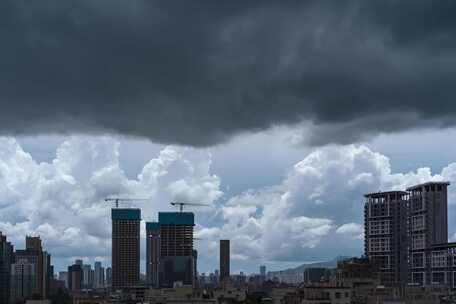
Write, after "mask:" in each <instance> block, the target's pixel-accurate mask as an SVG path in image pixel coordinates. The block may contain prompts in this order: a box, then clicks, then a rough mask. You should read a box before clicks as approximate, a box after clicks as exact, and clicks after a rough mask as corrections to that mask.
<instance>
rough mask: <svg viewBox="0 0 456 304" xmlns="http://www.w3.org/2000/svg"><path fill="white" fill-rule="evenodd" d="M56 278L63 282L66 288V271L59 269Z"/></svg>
mask: <svg viewBox="0 0 456 304" xmlns="http://www.w3.org/2000/svg"><path fill="white" fill-rule="evenodd" d="M58 280H59V281H62V282H64V284H65V288H68V272H67V271H59V277H58Z"/></svg>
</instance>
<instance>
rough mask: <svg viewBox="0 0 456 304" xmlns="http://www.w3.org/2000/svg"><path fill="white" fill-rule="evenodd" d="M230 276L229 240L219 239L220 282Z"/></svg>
mask: <svg viewBox="0 0 456 304" xmlns="http://www.w3.org/2000/svg"><path fill="white" fill-rule="evenodd" d="M229 278H230V240H220V282H222V281H225V280H227V279H229Z"/></svg>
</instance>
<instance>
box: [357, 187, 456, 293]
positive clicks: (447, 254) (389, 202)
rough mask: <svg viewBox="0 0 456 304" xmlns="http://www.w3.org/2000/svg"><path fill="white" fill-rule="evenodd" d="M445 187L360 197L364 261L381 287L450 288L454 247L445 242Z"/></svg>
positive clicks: (455, 266)
mask: <svg viewBox="0 0 456 304" xmlns="http://www.w3.org/2000/svg"><path fill="white" fill-rule="evenodd" d="M448 186H449V183H447V182H429V183H425V184H420V185H416V186H413V187H409V188H407V189H406V191H389V192H378V193H369V194H366V195H365V198H366V201H365V205H364V218H365V224H364V229H365V242H364V251H365V255H366V257H368V258H369V260H370V261H371V262H372V263H373V264H374V265H375V266H376V267H377V268H378V274H379V278H380V280H381V283H382V284H383V285H385V286H398V287H406V286H424V287H426V286H442V287H447V288H456V243H450V242H448V194H447V187H448Z"/></svg>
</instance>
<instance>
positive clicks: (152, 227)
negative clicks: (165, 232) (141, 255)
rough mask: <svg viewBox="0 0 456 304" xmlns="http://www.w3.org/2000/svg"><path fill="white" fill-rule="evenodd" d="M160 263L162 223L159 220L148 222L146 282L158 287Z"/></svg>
mask: <svg viewBox="0 0 456 304" xmlns="http://www.w3.org/2000/svg"><path fill="white" fill-rule="evenodd" d="M159 263H160V225H159V223H157V222H148V223H146V282H147V285H149V286H153V287H158V286H159V283H158V268H159Z"/></svg>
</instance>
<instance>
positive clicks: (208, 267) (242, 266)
mask: <svg viewBox="0 0 456 304" xmlns="http://www.w3.org/2000/svg"><path fill="white" fill-rule="evenodd" d="M62 140H63V142H62V144H60V146H61V147H60V148H62V147H65V145H66V146H67V147H66V148H67V149H68V150H67V151H66V153H70V151H71V150H73V149H75V150H74V151H73V152H76V153H80V152H82V153H88V154H87V155H90V154H91V153H98V155H99V156H101V154H100V153H105V154H104V155H103V157H106V159H108V161H106V160H104V161H105V163H103V162H101V166H100V167H108V166H109V164H113V163H114V164H115V163H116V162H119V164H118V165H119V166H120V161H119V160H118V159H119V158H118V156H116V155H115V149H114V151H110V149H111V148H110V147H111V146H114V147H115V145H116V144H119V141H118V140H117V139H116V138H106V137H105V138H98V137H82V136H80V137H77V136H75V137H71V138H62ZM124 144H125V143H122V145H124ZM15 145H16V148H18V149H19V148H20V146H19V144H18V143H16V144H15ZM84 145H87V146H90V145H93V147H92V148H93V151H89V150H85V151H84V149H83V151H77V149H81V147H82V146H84ZM119 145H121V144H119ZM366 147H367V145H365V146H363V145H360V146H342V147H337V148H331V147H326V148H319V149H315V151H314V152H311V153H309V154H307V157H305V158H304V159H303V160H301V162H300V163H301V164H302V163H303V162H304V163H305V162H306V161H307V162H308V161H309V160H312V159H313V158H314V159H315V157H316V155H317V154H316V153H317V152H319V153H320V155H323V156H325V154H326V155H329V154H330V153H336V152H335V151H337V150H341V151H346V152H347V151H350V152H351V153H354V155H353V156H354V157H353V159H351V160H350V159H349V160H348V161H350V162H351V163H352V164H353V165H356V163H357V162H359V161H360V160H362V159H363V158H364V157H368V158H370V161H371V162H372V164H374V165H377V164H376V162H378V161H381V162H382V161H385V159H383V158H384V156H381V157H380V156H379V155H376V154H375V151H373V150H369V149H368V148H366ZM154 148H156V147H154ZM121 149H122V148H119V151H121ZM123 149H125V148H123ZM161 149H162V151H161V153H162V154H161V155H160V154H159V155H158V157H156V158H155V160H154V161H153V162H159V161H162V160H163V159H165V157H164V154H165V153H169V155H172V154H173V153H181V154H180V156H179V157H181V159H180V160H177V161H176V160H173V161H172V162H174V166H182V167H181V168H176V167H174V169H175V170H176V171H175V172H171V174H176V173H177V174H180V173H178V172H179V170H180V169H182V168H183V169H184V170H185V169H186V168H185V165H182V163H183V162H184V161H185V160H187V159H190V158H191V157H193V159H192V160H194V159H197V160H199V161H200V163H199V164H204V163H206V165H207V162H208V161H209V160H210V159H211V158H210V157H209V155H208V150H204V151H200V150H195V149H188V148H182V147H177V146H171V147H161ZM372 149H373V148H372ZM19 151H20V150H19ZM159 151H160V150H159ZM113 153H114V155H113ZM212 153H213V154H212V156H211V157H212V159H215V157H216V156H217V155H216V154H215V153H220V152H218V151H216V152H215V153H214V152H212ZM342 153H343V152H341V153H340V154H342ZM340 154H339V155H338V154H333V155H334V156H337V157H340V158H342V159H343V156H341V155H340ZM74 155H76V154H74ZM198 157H199V159H198ZM225 159H226V158H225ZM60 161H64V159H62V158H61V159H60ZM110 161H111V162H110ZM218 161H220V160H218ZM324 161H325V160H324V158H323V159H321V160H319V161H317V162H315V163H314V164H313V165H314V167H317V166H318V165H323V166H324V164H323V162H324ZM153 162H152V163H153ZM195 164H198V162H195ZM50 165H52V163H51V164H50ZM95 165H96V162H94V163H93V164H92V166H95ZM211 165H212V164H211ZM115 166H117V165H116V164H115ZM338 166H340V165H338ZM388 167H392V165H389V164H387V162H385V168H386V169H388ZM447 167H448V168H447V169H445V170H444V171H445V172H446V173H445V172H444V175H445V176H446V179H448V180H450V182H451V181H452V180H453V179H452V176H451V174H450V172H451V171H450V170H451V166H447ZM341 168H343V167H341ZM385 168H381V167H378V168H375V166H374V167H373V168H367V169H363V168H361V170H359V169H355V170H353V172H347V176H348V178H350V176H353V177H354V176H359V175H360V174H361V173H365V174H376V175H377V176H376V177H375V178H383V179H384V180H379V181H378V183H379V185H380V184H381V183H383V185H380V186H377V187H375V186H374V187H372V186H370V185H367V187H371V188H366V190H367V189H371V190H372V191H378V190H388V187H390V188H392V187H396V189H404V187H403V185H406V184H407V183H408V185H410V184H413V183H416V182H420V181H423V182H424V181H427V180H430V179H432V178H434V179H435V178H437V179H439V178H440V179H443V177H439V176H435V175H432V176H430V175H429V174H428V173H427V172H426V171H425V170H420V172H415V173H414V174H408V175H403V176H401V175H396V174H397V173H390V174H389V176H388V175H384V176H381V174H383V172H382V170H383V169H385ZM187 169H188V168H187ZM323 169H324V170H327V168H324V167H323ZM356 170H358V171H359V172H356ZM393 170H394V169H393ZM441 170H442V169H441ZM207 172H210V171H207ZM434 172H435V171H434ZM92 173H93V172H87V173H86V174H92ZM211 173H212V174H211ZM211 173H208V175H206V177H204V176H203V178H202V180H203V179H205V178H207V176H209V177H212V178H213V179H212V180H213V181H215V182H219V183H220V185H219V186H218V187H215V188H214V189H215V190H217V191H220V192H223V193H224V194H223V196H226V194H225V193H229V192H230V191H229V190H226V186H225V187H224V185H223V179H222V178H221V177H220V176H219V175H217V177H216V178H215V177H214V174H215V173H216V172H211ZM288 174H289V176H291V177H293V178H294V179H296V180H297V182H298V183H299V184H304V182H305V181H315V179H314V178H312V176H306V175H303V176H300V175H299V171H298V170H296V168H294V169H291V170H290V169H289V172H288ZM125 176H126V177H124V178H125V180H126V181H129V182H132V181H134V178H131V177H128V176H127V174H125ZM180 177H182V176H177V177H175V179H176V180H177V179H179V178H180ZM190 178H192V177H191V176H186V177H184V179H190ZM299 178H304V179H305V180H301V181H299V180H298V179H299ZM333 182H334V181H333ZM344 182H345V181H344ZM338 183H339V182H337V181H336V184H334V185H338ZM77 184H78V186H80V185H84V183H83V182H81V181H78V183H77ZM168 184H171V182H168ZM86 186H87V184H86ZM195 186H196V185H195ZM277 186H281V187H283V186H288V185H284V180H282V185H280V183H277ZM277 186H276V187H277ZM342 186H344V185H343V183H342ZM345 187H346V186H345ZM224 188H225V189H224ZM222 190H225V191H222ZM346 190H347V188H342V189H340V190H339V191H340V192H338V193H340V195H342V197H343V198H345V197H348V196H349V197H353V199H352V201H349V202H344V203H346V205H345V206H353V208H357V209H354V212H352V213H349V212H347V211H350V210H346V211H345V216H346V218H347V219H348V220H346V219H344V222H339V223H338V222H336V221H334V220H332V221H331V222H330V223H329V227H328V228H327V229H328V230H329V231H328V232H326V233H323V235H322V236H321V239H309V240H308V241H309V242H316V243H315V244H316V245H315V247H314V248H304V249H302V250H300V251H298V254H297V258H294V259H290V258H287V259H284V260H282V261H280V260H279V261H274V260H268V259H266V258H256V257H255V258H249V257H248V258H247V260H242V259H243V258H244V257H242V256H236V254H238V252H236V247H234V248H233V249H232V250H233V252H232V260H233V261H232V265H234V267H233V266H232V271H233V272H234V273H236V272H239V271H244V272H247V273H249V272H257V267H258V265H260V264H267V265H268V269H270V270H280V269H285V268H288V267H293V266H297V265H299V264H301V263H304V262H314V261H322V260H330V259H332V258H334V257H335V255H330V254H328V252H326V248H327V246H328V244H327V242H328V240H331V238H330V237H331V234H332V237H333V238H334V237H338V238H339V240H343V241H344V242H345V244H344V245H343V246H345V248H344V247H343V246H339V248H338V250H339V251H340V252H338V254H336V255H339V254H340V255H359V254H361V253H362V250H361V248H362V241H361V237H360V228H359V227H361V226H362V210H361V209H362V208H361V207H360V206H361V205H362V195H363V194H364V193H365V192H369V191H365V190H364V189H362V188H359V189H355V191H353V190H350V191H351V193H350V192H349V193H344V192H345V191H346ZM255 191H257V192H256V193H255ZM255 191H253V192H252V191H247V192H244V193H242V192H241V195H239V194H238V196H236V195H230V196H228V197H223V196H222V198H221V199H220V200H218V201H217V202H216V205H218V206H217V207H214V208H193V209H192V211H194V212H196V215H197V216H196V218H197V223H199V221H206V222H208V221H207V218H208V217H209V216H208V215H210V214H215V213H217V212H225V213H226V214H227V212H234V211H235V209H236V208H233V207H231V206H224V205H219V204H220V203H221V202H222V203H223V204H227V202H228V201H230V199H232V200H234V199H235V200H236V201H237V202H242V200H250V201H252V202H254V204H253V205H252V206H253V207H256V208H257V207H258V205H255V204H258V202H255V199H257V198H258V197H260V196H261V195H264V196H265V198H266V199H275V195H277V194H278V193H280V192H279V191H277V192H274V191H270V190H269V189H266V188H265V189H262V188H259V189H257V190H255ZM306 191H308V190H306ZM77 193H78V192H76V193H74V192H73V194H77ZM113 193H114V192H113ZM137 193H138V194H136V195H133V197H134V196H136V197H143V196H144V195H145V194H144V191H139V192H137ZM355 193H358V194H359V195H360V196H358V197H356V196H355ZM453 193H454V192H453V190H452V187H451V186H450V187H449V238H450V239H452V238H453V237H454V233H455V229H454V223H453V220H452V218H454V217H452V215H454V208H453V207H452V204H453V203H452V197H454V194H453ZM297 194H299V193H297ZM160 195H161V196H162V197H166V196H167V197H168V198H169V199H163V198H160ZM328 195H329V194H322V195H321V197H325V196H326V197H330V196H328ZM158 197H159V198H160V200H158V199H157V201H156V202H157V203H156V204H155V205H154V200H153V199H151V203H150V204H147V205H145V206H144V204H143V203H140V202H137V203H134V204H133V205H135V204H136V206H137V207H139V208H145V210H146V212H145V213H144V218H143V219H144V221H150V220H157V218H154V216H153V212H155V211H159V210H158V209H159V208H162V210H169V211H172V210H175V209H173V207H172V206H170V205H169V202H168V200H169V201H170V200H171V199H172V197H171V196H170V193H166V192H164V193H159V196H158ZM103 198H104V197H103ZM101 199H102V197H100V201H98V202H93V203H91V204H89V205H88V206H93V207H96V208H97V209H98V210H97V209H95V210H96V212H97V216H100V218H101V217H106V218H102V220H104V221H105V222H106V220H108V219H109V216H110V214H109V210H110V209H109V208H110V207H111V206H112V205H110V204H107V203H105V202H102V201H101ZM202 200H203V199H201V201H202ZM344 200H346V199H344ZM314 201H315V200H314ZM121 204H122V203H121ZM129 205H130V204H126V205H124V206H126V207H128V206H129ZM93 207H92V208H93ZM308 207H311V206H308ZM328 207H329V206H324V205H323V206H321V208H313V209H312V208H309V209H307V212H313V213H316V214H318V217H317V218H322V220H323V221H322V225H323V227H325V225H328V222H325V219H324V216H326V217H329V218H330V219H331V211H328V209H327V208H328ZM336 207H337V206H336ZM86 208H87V207H86ZM207 209H208V210H207ZM105 213H107V214H105ZM199 214H201V216H200V215H199ZM221 215H222V216H218V218H216V219H214V221H212V226H213V227H214V222H215V223H217V221H221V222H222V223H223V222H225V221H226V219H224V218H223V216H225V214H223V213H222V214H221ZM340 215H344V213H342V214H340ZM69 216H70V217H69V219H72V220H73V219H75V220H77V217H75V216H74V215H73V214H70V215H69ZM82 216H83V218H81V220H84V221H85V220H87V218H85V217H87V216H89V217H90V215H89V214H83V215H82ZM248 218H255V215H252V214H251V215H249V217H248ZM248 218H246V220H248ZM257 218H258V217H257ZM260 218H261V217H260ZM350 219H353V220H352V221H350ZM144 221H143V222H141V229H142V230H143V226H144ZM209 223H211V222H210V221H209ZM1 225H2V227H7V229H8V228H9V227H11V226H8V225H5V224H4V223H2V224H1ZM81 225H84V224H81ZM207 226H209V225H207ZM217 226H218V225H215V227H217ZM13 227H14V226H13ZM19 227H20V226H19ZM44 227H46V226H44ZM73 227H74V228H77V229H85V228H86V227H84V226H79V222H75V223H74V225H73ZM46 228H48V227H46ZM210 228H211V227H201V226H199V227H198V226H197V227H196V228H195V236H196V237H199V238H202V239H203V240H200V241H197V242H196V243H195V246H196V248H197V249H198V250H199V251H201V250H203V251H207V252H208V254H207V256H201V259H200V260H199V267H200V271H201V272H206V273H209V272H213V271H214V269H218V260H217V250H218V247H217V246H215V247H214V246H213V245H212V246H213V247H210V246H211V241H213V242H215V243H217V242H218V239H216V236H217V235H219V230H214V229H212V230H211V229H210ZM40 229H43V226H41V227H40ZM3 230H4V231H5V232H4V233H5V234H6V233H7V232H8V230H6V229H5V228H3ZM13 231H14V230H13ZM22 231H24V230H22ZM25 231H29V230H25ZM19 232H20V231H18V233H19ZM32 232H33V231H32ZM38 232H39V234H40V235H41V236H42V238H43V239H44V242H45V244H46V243H47V242H50V246H48V247H50V248H51V249H52V242H54V243H55V241H56V240H53V239H52V234H51V235H50V236H51V239H50V240H49V241H47V240H46V239H47V237H46V236H47V233H49V232H47V231H46V230H42V231H41V232H40V231H39V230H38ZM265 232H266V231H265ZM104 233H105V235H106V237H107V238H108V237H109V235H108V234H107V233H109V231H106V232H104ZM211 233H215V236H214V235H211ZM89 235H90V233H89ZM208 235H209V238H208V237H207V236H208ZM82 236H83V235H82V234H81V237H82ZM141 237H142V239H141V241H142V242H143V241H144V237H145V231H142V234H141ZM328 238H329V239H328ZM9 239H12V240H13V242H15V245H16V247H17V246H18V245H19V246H20V245H21V242H22V238H21V237H19V240H15V239H14V234H13V235H11V236H10V237H9ZM285 241H286V240H285ZM332 241H334V239H333V240H332ZM336 241H337V238H336ZM232 242H235V240H232ZM100 244H102V245H104V246H106V247H104V248H103V247H102V248H98V249H97V248H91V249H90V250H89V251H87V252H88V253H90V252H91V251H95V252H97V254H94V255H91V256H87V255H83V254H81V255H71V256H67V257H63V258H61V257H60V256H59V255H60V254H61V253H59V252H57V254H54V256H53V258H54V261H56V263H55V264H56V271H59V270H65V269H66V266H67V265H68V264H69V263H70V262H71V261H72V260H74V259H75V258H77V257H86V260H87V261H88V262H93V261H94V260H95V259H98V260H100V261H102V262H103V263H105V264H106V265H110V259H109V250H108V249H109V248H110V245H109V241H107V242H104V243H100ZM339 244H340V243H339ZM81 245H82V246H81V247H82V248H80V246H75V247H72V250H79V251H80V252H84V251H83V250H84V249H83V248H84V244H81ZM234 246H236V243H234ZM320 248H322V249H321V250H324V252H323V254H320V255H317V254H315V255H314V256H310V257H309V258H308V257H306V255H307V253H308V252H312V251H313V252H315V249H320ZM350 248H352V249H350ZM100 249H101V250H100ZM100 252H101V254H100ZM144 261H145V245H144V246H141V272H143V273H145V268H144V266H143V265H144ZM262 261H264V262H262Z"/></svg>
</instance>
